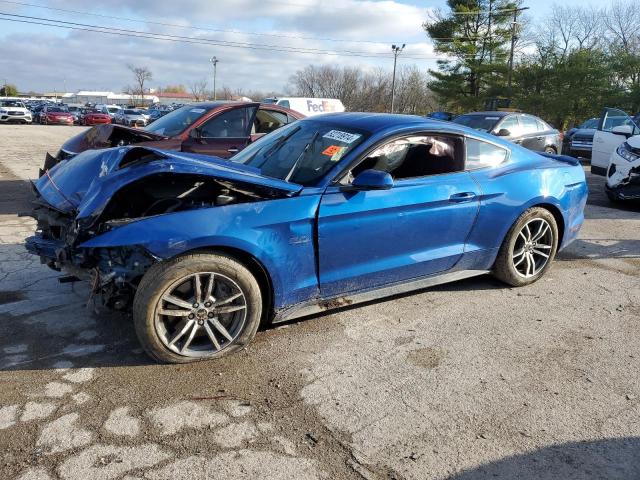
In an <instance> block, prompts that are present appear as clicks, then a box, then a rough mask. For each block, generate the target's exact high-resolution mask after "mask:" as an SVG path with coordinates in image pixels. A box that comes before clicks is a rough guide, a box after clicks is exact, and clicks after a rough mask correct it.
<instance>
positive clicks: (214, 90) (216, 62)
mask: <svg viewBox="0 0 640 480" xmlns="http://www.w3.org/2000/svg"><path fill="white" fill-rule="evenodd" d="M209 61H210V62H211V64H212V65H213V99H214V100H217V98H218V97H217V95H216V73H217V72H216V71H217V67H218V62H219V60H218V59H217V58H216V57H211V58H210V59H209Z"/></svg>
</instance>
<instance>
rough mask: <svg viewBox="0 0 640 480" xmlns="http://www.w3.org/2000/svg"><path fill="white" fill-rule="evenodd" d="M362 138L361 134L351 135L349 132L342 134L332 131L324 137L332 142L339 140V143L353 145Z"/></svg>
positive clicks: (338, 131)
mask: <svg viewBox="0 0 640 480" xmlns="http://www.w3.org/2000/svg"><path fill="white" fill-rule="evenodd" d="M361 136H362V135H360V134H359V133H349V132H342V131H340V130H331V131H329V132H327V133H325V134H324V135H323V136H322V137H323V138H329V139H331V140H338V141H339V142H342V143H353V142H355V141H356V140H358V139H359V138H360V137H361Z"/></svg>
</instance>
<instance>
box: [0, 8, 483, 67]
mask: <svg viewBox="0 0 640 480" xmlns="http://www.w3.org/2000/svg"><path fill="white" fill-rule="evenodd" d="M0 15H2V16H3V17H0V20H4V21H10V22H16V23H26V24H32V25H41V26H47V27H54V28H63V29H67V30H77V31H87V32H94V33H103V34H108V35H115V36H122V37H133V38H146V39H151V40H165V41H172V42H178V43H191V44H200V45H216V46H220V47H231V48H246V49H254V50H267V51H279V52H288V53H300V54H313V55H331V56H347V57H365V58H379V59H381V58H391V55H390V54H386V53H375V52H362V51H350V50H342V51H339V52H337V51H330V50H321V49H315V48H304V47H288V46H283V45H261V44H253V43H246V42H232V41H226V40H215V39H207V38H197V37H186V36H180V35H170V34H162V33H153V32H142V31H138V30H128V29H120V28H114V27H104V26H101V25H92V24H84V23H78V22H67V21H63V20H57V19H50V18H43V17H33V16H28V15H17V14H9V13H4V12H0ZM6 17H12V18H6ZM44 22H47V23H44ZM469 56H470V57H473V56H474V55H469ZM405 58H407V59H413V60H442V59H444V58H443V57H435V56H415V55H414V56H406V57H405Z"/></svg>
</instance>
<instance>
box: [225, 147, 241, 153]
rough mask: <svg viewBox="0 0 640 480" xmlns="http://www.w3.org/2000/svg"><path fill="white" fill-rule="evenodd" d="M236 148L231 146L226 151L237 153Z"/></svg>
mask: <svg viewBox="0 0 640 480" xmlns="http://www.w3.org/2000/svg"><path fill="white" fill-rule="evenodd" d="M238 151H239V150H238V148H237V147H231V148H230V149H229V150H227V152H229V153H238Z"/></svg>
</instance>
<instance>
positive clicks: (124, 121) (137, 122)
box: [113, 108, 147, 127]
mask: <svg viewBox="0 0 640 480" xmlns="http://www.w3.org/2000/svg"><path fill="white" fill-rule="evenodd" d="M113 121H114V122H115V123H119V124H120V125H126V126H127V127H145V126H146V125H147V117H145V116H144V115H143V114H142V112H141V111H140V110H134V109H129V108H125V109H124V110H121V111H119V112H118V113H116V115H115V117H114V120H113Z"/></svg>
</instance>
